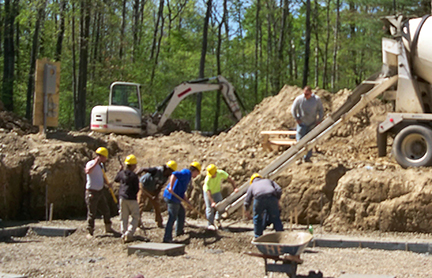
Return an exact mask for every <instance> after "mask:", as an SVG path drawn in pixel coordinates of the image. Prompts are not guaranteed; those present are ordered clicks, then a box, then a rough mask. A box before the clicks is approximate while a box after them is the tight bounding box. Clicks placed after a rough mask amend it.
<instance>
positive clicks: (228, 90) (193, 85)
mask: <svg viewBox="0 0 432 278" xmlns="http://www.w3.org/2000/svg"><path fill="white" fill-rule="evenodd" d="M213 81H216V82H215V83H210V82H213ZM208 91H220V92H221V93H222V96H223V98H224V101H225V103H226V104H227V106H228V108H229V109H230V111H231V113H232V114H233V116H234V118H235V119H236V120H237V121H239V120H240V119H241V118H242V112H241V110H240V105H239V101H238V100H237V96H236V94H235V90H234V87H233V86H232V84H231V83H229V82H228V81H227V80H226V79H225V78H224V77H223V76H220V75H219V76H217V77H213V78H205V79H200V80H195V81H188V82H183V83H182V84H180V85H178V86H177V87H175V88H174V90H173V91H172V93H171V94H170V95H169V96H168V97H167V98H166V99H165V100H164V102H163V105H164V104H166V103H167V104H166V108H165V110H164V111H163V113H162V117H161V119H160V121H159V123H158V125H155V124H153V123H151V122H148V123H147V133H148V134H154V133H156V132H157V131H158V130H159V129H161V128H162V127H163V125H164V124H165V122H166V121H167V119H168V118H169V117H170V116H171V114H172V112H173V111H174V109H175V108H176V107H177V105H178V104H179V103H180V101H182V100H183V99H184V98H186V97H188V96H190V95H192V94H196V93H200V92H208Z"/></svg>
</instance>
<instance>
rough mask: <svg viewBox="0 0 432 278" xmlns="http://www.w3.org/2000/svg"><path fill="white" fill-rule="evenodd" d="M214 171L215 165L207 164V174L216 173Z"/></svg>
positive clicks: (215, 169) (215, 170)
mask: <svg viewBox="0 0 432 278" xmlns="http://www.w3.org/2000/svg"><path fill="white" fill-rule="evenodd" d="M216 172H217V167H216V165H214V164H210V165H209V166H207V175H209V176H214V175H216Z"/></svg>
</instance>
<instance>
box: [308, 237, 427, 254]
mask: <svg viewBox="0 0 432 278" xmlns="http://www.w3.org/2000/svg"><path fill="white" fill-rule="evenodd" d="M308 246H309V247H327V248H370V249H380V250H390V251H392V250H401V251H411V252H416V253H432V242H391V241H372V240H366V239H355V238H331V237H329V238H327V237H325V236H322V237H317V238H314V239H313V240H312V241H311V242H310V243H309V245H308Z"/></svg>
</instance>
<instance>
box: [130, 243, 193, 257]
mask: <svg viewBox="0 0 432 278" xmlns="http://www.w3.org/2000/svg"><path fill="white" fill-rule="evenodd" d="M184 252H185V245H184V244H174V243H155V242H146V243H140V244H135V245H131V246H128V255H131V254H135V253H136V254H141V255H152V256H163V255H167V256H176V255H182V254H184Z"/></svg>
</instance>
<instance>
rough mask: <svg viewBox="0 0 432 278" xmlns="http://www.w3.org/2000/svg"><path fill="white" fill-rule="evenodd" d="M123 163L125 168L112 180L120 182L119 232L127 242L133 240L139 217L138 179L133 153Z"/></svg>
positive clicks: (124, 241)
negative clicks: (130, 217) (130, 219)
mask: <svg viewBox="0 0 432 278" xmlns="http://www.w3.org/2000/svg"><path fill="white" fill-rule="evenodd" d="M124 163H125V164H126V169H125V170H123V169H122V170H120V171H119V172H118V173H117V176H116V177H115V179H114V181H115V182H119V183H120V189H119V197H120V219H121V233H122V241H123V243H127V242H130V241H132V240H133V234H134V233H135V230H136V228H137V226H138V221H139V219H140V215H139V206H138V202H137V194H138V190H139V180H138V176H137V174H135V172H134V171H135V169H136V166H137V165H136V164H137V159H136V157H135V156H134V155H133V154H131V155H128V156H127V157H126V159H125V162H124ZM129 215H131V216H132V221H131V223H130V225H128V222H129Z"/></svg>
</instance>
